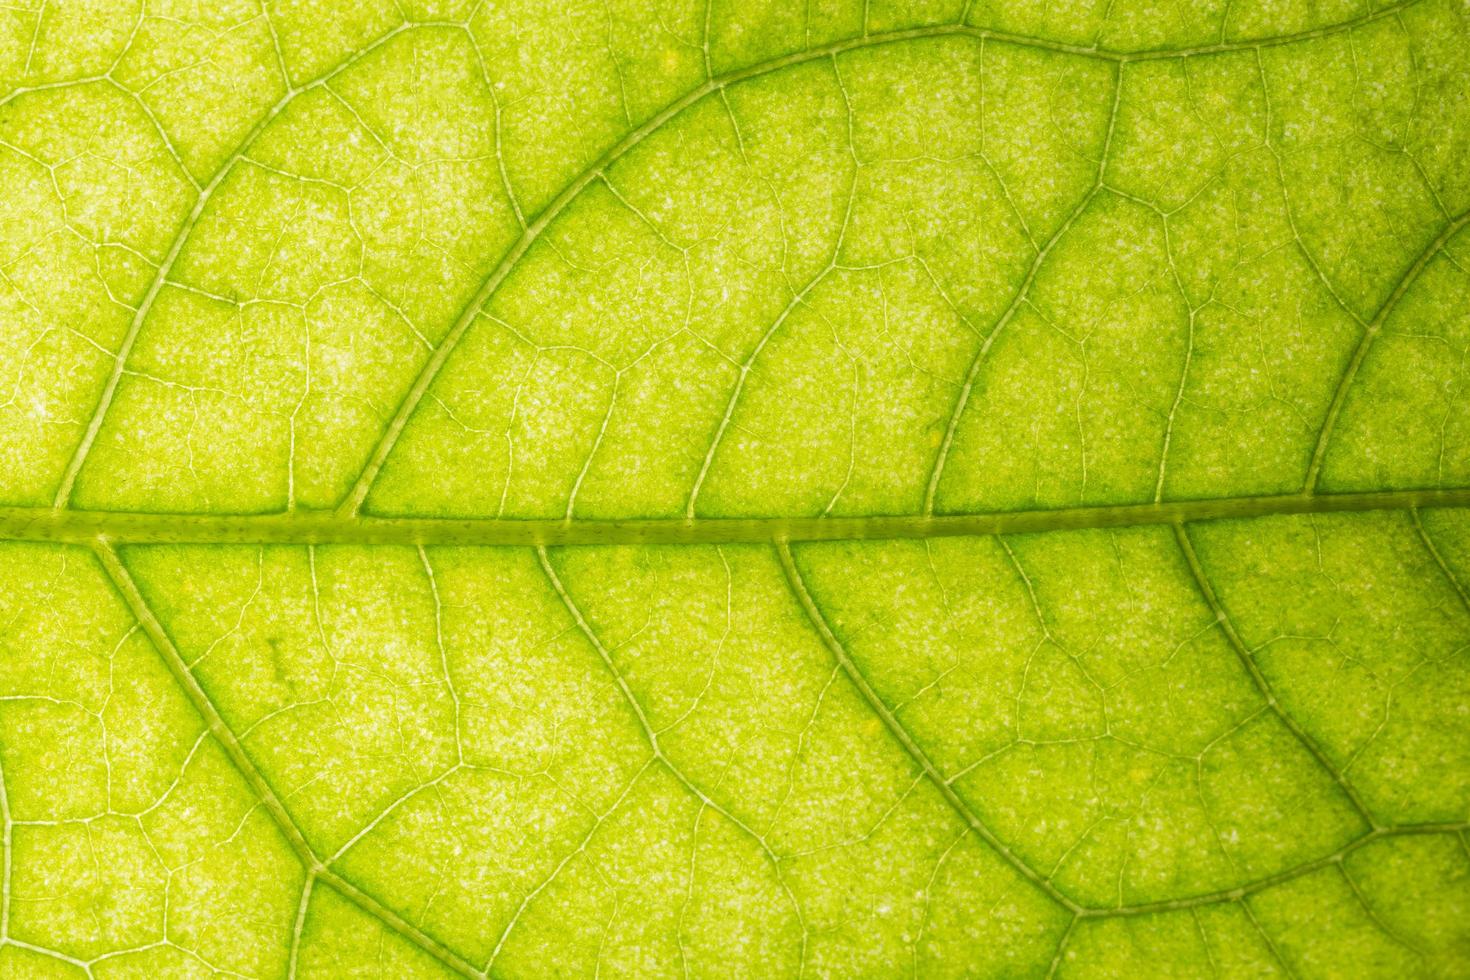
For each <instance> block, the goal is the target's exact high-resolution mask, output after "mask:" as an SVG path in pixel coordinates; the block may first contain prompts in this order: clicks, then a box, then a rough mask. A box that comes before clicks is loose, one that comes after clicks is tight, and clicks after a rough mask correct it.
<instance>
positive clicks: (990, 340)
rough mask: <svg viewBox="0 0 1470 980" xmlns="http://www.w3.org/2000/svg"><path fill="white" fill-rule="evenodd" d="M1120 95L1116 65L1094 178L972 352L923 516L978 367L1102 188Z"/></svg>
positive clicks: (1120, 76) (931, 510) (1120, 80)
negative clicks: (1105, 128) (973, 353)
mask: <svg viewBox="0 0 1470 980" xmlns="http://www.w3.org/2000/svg"><path fill="white" fill-rule="evenodd" d="M1122 95H1123V70H1122V67H1121V66H1119V67H1118V69H1117V70H1115V71H1114V73H1113V102H1112V107H1111V108H1110V109H1109V110H1108V125H1107V133H1106V135H1105V136H1104V138H1103V147H1102V153H1101V154H1099V156H1098V163H1097V176H1096V177H1095V178H1094V179H1093V182H1092V186H1091V187H1089V188H1088V189H1087V193H1086V194H1084V195H1083V196H1082V199H1081V200H1080V201H1078V202H1077V205H1076V206H1075V207H1074V208H1072V210H1071V211H1070V212H1068V214H1067V216H1066V218H1065V219H1063V221H1062V223H1061V224H1060V225H1058V226H1057V229H1056V231H1054V232H1052V234H1051V237H1050V238H1048V239H1047V240H1046V242H1045V243H1044V244H1043V245H1042V246H1041V248H1039V249H1037V250H1036V257H1035V258H1033V259H1032V260H1031V265H1030V267H1029V268H1027V270H1026V277H1025V278H1024V279H1022V280H1021V285H1020V287H1019V288H1017V290H1016V292H1015V294H1014V295H1013V296H1012V297H1011V302H1010V305H1009V306H1007V307H1006V309H1005V312H1004V313H1002V314H1001V315H1000V318H999V319H998V320H996V322H995V326H994V327H992V328H991V330H990V333H989V334H987V335H986V337H985V340H984V342H983V343H981V344H980V347H979V348H978V349H977V350H976V351H975V356H974V357H973V358H971V359H970V366H969V367H968V368H967V369H966V370H965V380H964V383H963V384H962V385H961V386H960V392H959V395H958V396H957V397H956V398H955V403H954V407H953V408H952V409H950V413H949V422H948V424H947V425H946V426H945V429H944V439H943V440H942V441H941V442H940V444H939V451H938V453H937V454H935V457H934V465H933V467H931V469H930V471H929V484H928V487H927V488H926V489H925V491H924V513H926V514H932V513H934V498H935V497H936V496H937V495H938V493H939V481H940V480H942V479H943V478H944V467H945V466H946V465H947V464H948V462H949V453H950V448H951V447H952V446H953V445H954V437H955V433H956V432H957V431H958V429H959V427H960V418H961V417H962V416H963V415H964V414H965V407H966V406H967V405H969V403H970V393H971V392H972V391H973V390H974V388H975V380H976V379H977V378H978V377H979V376H980V368H981V367H982V366H983V365H984V364H985V359H986V357H987V356H988V355H989V354H990V348H991V346H992V345H994V343H995V341H996V338H997V337H999V336H1000V335H1001V332H1002V331H1004V330H1005V328H1006V325H1007V324H1009V323H1010V322H1011V320H1012V318H1014V317H1015V315H1016V312H1017V311H1018V310H1020V308H1021V304H1022V303H1024V302H1026V299H1027V297H1028V296H1029V295H1030V293H1031V287H1032V286H1033V285H1034V284H1035V282H1036V276H1037V274H1038V273H1039V272H1040V271H1041V267H1042V265H1043V264H1045V262H1046V259H1047V256H1049V255H1050V254H1051V250H1052V249H1053V248H1055V247H1056V244H1057V242H1059V241H1061V240H1062V238H1063V237H1064V236H1065V235H1066V234H1067V232H1068V231H1070V230H1071V228H1072V226H1073V225H1074V224H1076V222H1077V219H1078V218H1080V217H1081V216H1082V213H1083V212H1084V211H1086V210H1087V208H1088V205H1090V204H1091V203H1092V202H1093V200H1094V199H1095V198H1096V197H1097V195H1098V193H1099V192H1100V191H1101V190H1102V189H1103V173H1104V172H1105V171H1106V170H1107V166H1108V150H1109V149H1110V148H1111V147H1112V143H1113V127H1114V125H1115V124H1116V123H1117V121H1118V102H1119V100H1120V99H1121V98H1122Z"/></svg>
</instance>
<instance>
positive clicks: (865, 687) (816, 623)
mask: <svg viewBox="0 0 1470 980" xmlns="http://www.w3.org/2000/svg"><path fill="white" fill-rule="evenodd" d="M776 553H777V555H778V556H779V557H780V559H781V569H782V571H784V572H785V573H786V582H787V585H789V586H790V588H791V593H792V595H793V596H794V597H795V598H796V600H797V602H798V603H799V604H800V606H801V609H802V612H803V613H804V614H805V615H806V618H807V620H808V622H810V623H811V626H812V629H814V630H816V632H817V634H818V635H819V636H820V637H821V639H822V642H823V644H825V645H826V647H827V650H828V652H830V653H831V654H832V657H833V659H835V660H836V661H837V664H838V666H840V667H841V668H842V672H843V673H844V674H846V675H847V679H848V680H849V681H850V682H851V683H852V685H853V686H854V687H855V688H857V690H858V693H859V694H860V695H861V696H862V698H863V700H864V701H865V702H867V705H868V708H869V710H871V711H872V712H873V714H875V715H877V716H878V718H879V720H880V721H882V722H883V725H884V726H885V727H886V728H887V729H888V731H889V734H891V735H892V736H893V738H894V740H895V741H896V742H898V744H899V746H900V747H901V748H902V749H903V751H904V752H906V753H907V754H908V756H909V758H910V759H911V760H913V762H915V763H916V764H917V765H918V767H919V769H920V770H921V771H922V772H923V774H924V776H925V778H927V779H928V780H929V782H930V783H931V784H932V785H933V786H934V788H935V789H937V790H939V793H940V795H941V796H943V797H944V800H945V802H946V803H948V804H949V805H950V807H951V809H953V810H954V811H955V813H957V814H958V815H959V817H960V819H961V820H963V821H964V822H965V823H966V824H967V825H969V827H970V828H971V829H972V830H974V831H975V833H976V834H978V835H979V836H980V838H981V839H982V840H984V841H985V843H987V844H989V845H990V847H991V849H992V850H994V851H995V852H996V853H997V854H999V855H1000V856H1001V857H1002V858H1003V859H1004V860H1005V862H1006V863H1007V864H1009V865H1010V866H1011V867H1012V868H1013V869H1015V870H1016V871H1017V872H1018V873H1020V874H1021V876H1022V877H1024V878H1025V879H1026V880H1027V881H1029V882H1031V884H1033V885H1035V886H1036V887H1037V889H1039V890H1040V891H1041V892H1042V893H1043V894H1045V895H1046V896H1047V897H1048V898H1050V899H1051V900H1052V901H1054V902H1056V903H1057V904H1058V905H1060V906H1062V907H1063V908H1065V909H1067V910H1068V911H1069V912H1071V913H1072V914H1073V915H1074V916H1075V915H1077V914H1079V913H1081V912H1082V911H1083V909H1082V906H1080V905H1078V904H1077V903H1076V902H1074V901H1073V900H1072V899H1071V898H1069V897H1068V896H1067V895H1066V894H1065V893H1063V892H1062V891H1061V890H1060V889H1058V888H1057V887H1056V885H1054V884H1052V882H1051V880H1050V879H1049V878H1047V877H1046V876H1045V875H1043V874H1041V872H1039V871H1037V870H1036V869H1035V868H1033V867H1031V865H1029V864H1027V863H1026V861H1025V860H1024V859H1023V858H1022V857H1021V856H1020V855H1018V854H1017V853H1016V852H1015V851H1013V850H1012V849H1011V848H1010V847H1009V846H1008V845H1007V844H1006V843H1005V841H1003V840H1001V839H1000V837H998V836H997V835H996V834H995V832H994V831H992V830H991V829H990V827H989V826H988V825H987V824H986V823H985V822H984V821H983V820H981V819H980V816H979V814H977V813H976V812H975V811H974V809H973V808H972V807H971V806H970V805H969V804H968V803H966V802H965V801H964V799H962V798H961V797H960V795H959V794H958V793H956V792H955V790H954V787H953V786H951V785H950V784H949V783H948V781H946V780H945V778H944V775H943V774H942V773H941V772H940V771H939V769H938V767H937V766H935V765H934V763H933V761H932V760H931V759H930V758H929V756H928V753H926V752H925V751H924V749H923V747H922V746H920V745H919V743H918V742H916V741H915V740H914V737H913V736H912V735H910V734H909V731H908V729H907V728H904V727H903V723H902V722H900V721H899V720H898V718H897V717H896V716H895V715H894V714H893V712H892V711H891V710H889V708H888V706H887V705H886V704H884V703H883V699H882V698H881V697H879V695H878V692H877V691H875V690H874V689H873V686H872V685H871V684H870V683H868V679H867V677H866V676H865V675H864V674H863V672H862V671H861V670H860V669H859V668H858V666H857V664H856V663H855V662H854V661H853V659H852V657H850V656H849V655H848V653H847V648H846V647H844V646H843V645H842V642H841V641H840V640H838V639H837V636H836V634H834V633H833V632H832V628H831V627H830V626H829V625H828V624H827V618H826V616H825V615H824V614H823V613H822V610H821V608H820V607H818V606H817V603H816V600H815V599H813V598H812V594H811V592H809V591H808V590H807V587H806V581H805V580H804V579H803V578H802V577H801V570H800V569H798V568H797V567H796V559H795V558H794V557H793V556H792V554H791V545H790V544H789V543H788V542H786V541H778V542H777V543H776Z"/></svg>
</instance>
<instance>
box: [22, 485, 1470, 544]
mask: <svg viewBox="0 0 1470 980" xmlns="http://www.w3.org/2000/svg"><path fill="white" fill-rule="evenodd" d="M1436 507H1470V487H1467V488H1462V489H1455V490H1393V491H1384V492H1373V493H1334V494H1317V495H1315V496H1302V495H1301V494H1295V493H1293V494H1275V495H1267V496H1242V497H1216V498H1213V499H1207V500H1177V501H1170V502H1166V503H1159V504H1153V503H1148V504H1116V505H1104V506H1096V507H1061V508H1052V509H1037V510H1007V511H990V512H982V513H974V514H942V515H937V516H935V515H924V514H898V515H881V516H874V517H767V518H718V517H709V518H699V519H696V520H683V519H678V518H668V519H647V520H644V519H629V520H575V521H567V520H558V519H544V520H540V519H528V520H511V519H500V518H473V517H468V518H457V517H361V516H357V517H349V516H343V515H341V514H335V513H329V512H325V511H296V512H295V513H290V514H285V513H278V514H255V515H251V514H180V513H150V512H143V511H102V510H52V509H51V508H49V507H0V540H12V541H51V542H58V543H71V544H91V543H92V542H94V541H97V540H105V541H110V542H113V543H115V544H247V543H248V544H362V545H374V544H378V545H421V544H422V545H548V546H553V545H606V544H736V543H740V542H748V543H760V544H770V543H773V542H775V541H782V540H784V541H847V540H884V539H915V538H917V539H929V538H951V537H966V536H973V535H988V534H1028V533H1040V532H1044V531H1074V530H1085V529H1089V528H1102V527H1137V526H1143V525H1152V524H1175V523H1178V522H1180V521H1184V522H1194V521H1210V520H1228V519H1241V518H1258V517H1273V516H1284V515H1292V514H1335V513H1354V512H1359V511H1402V510H1410V509H1413V508H1436Z"/></svg>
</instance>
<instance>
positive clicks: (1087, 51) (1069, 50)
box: [337, 0, 1422, 515]
mask: <svg viewBox="0 0 1470 980" xmlns="http://www.w3.org/2000/svg"><path fill="white" fill-rule="evenodd" d="M1419 2H1422V0H1405V2H1403V3H1401V4H1397V5H1394V6H1391V7H1386V8H1384V9H1383V10H1380V11H1377V12H1374V13H1372V14H1368V15H1365V16H1363V17H1360V18H1356V19H1354V20H1351V21H1344V22H1342V23H1340V24H1335V25H1329V26H1327V27H1323V28H1318V29H1315V30H1311V31H1304V32H1299V33H1296V34H1289V35H1282V36H1281V37H1278V38H1267V39H1262V40H1259V41H1241V42H1228V43H1223V44H1217V45H1208V46H1204V47H1194V48H1179V49H1173V50H1158V51H1152V52H1122V51H1113V50H1108V49H1104V48H1100V47H1087V46H1082V45H1070V44H1065V43H1060V42H1050V41H1045V40H1043V39H1040V38H1034V37H1026V36H1022V35H1016V34H1009V33H1006V32H1004V31H992V30H987V29H984V28H976V27H969V26H967V25H963V24H942V25H936V26H932V27H921V28H914V29H910V30H900V31H889V32H883V33H874V34H868V35H866V36H863V37H857V38H848V39H844V40H840V41H834V42H831V43H828V44H824V45H820V46H818V47H814V48H808V49H807V50H804V51H799V52H795V53H792V54H787V55H782V56H780V57H777V58H773V59H770V60H768V61H763V62H759V63H757V64H754V65H750V66H748V67H745V68H741V69H738V70H735V71H731V72H727V73H724V74H721V75H715V76H712V77H710V78H709V79H708V80H707V81H705V82H704V83H703V84H702V85H700V86H699V87H697V88H695V89H692V90H691V91H689V92H687V93H686V94H684V95H683V96H681V97H680V98H678V99H676V100H675V101H673V102H671V103H669V104H668V105H667V106H665V107H664V108H663V109H661V110H660V111H659V112H658V113H656V114H655V115H654V116H652V117H650V118H649V119H648V120H646V121H645V122H644V123H642V124H641V125H640V126H638V127H637V128H635V129H633V130H630V131H629V132H628V133H627V134H626V135H624V136H623V137H622V139H620V140H618V141H617V142H616V143H614V144H613V145H612V146H611V147H609V148H608V150H607V151H605V152H604V153H603V155H602V156H600V157H599V158H598V159H597V160H595V161H594V162H593V163H592V164H591V165H590V166H589V167H588V168H587V169H586V170H583V171H582V172H581V173H579V174H578V175H577V176H576V177H574V178H573V179H572V180H571V181H570V182H569V183H568V184H566V185H565V186H564V187H563V188H562V189H561V191H560V192H559V193H558V194H557V195H556V197H555V198H553V199H552V200H551V202H550V203H549V204H547V205H546V207H545V208H543V209H542V211H541V212H540V214H539V215H538V216H537V217H536V218H535V219H534V220H533V221H531V223H530V224H528V225H527V226H526V227H525V229H524V231H523V232H522V233H521V236H520V237H519V238H518V239H517V240H516V242H515V244H514V245H512V246H511V247H510V249H509V250H508V251H507V252H506V253H505V254H504V255H503V256H502V257H501V259H500V261H499V262H498V263H497V264H496V266H495V267H494V269H492V270H491V272H490V274H489V275H488V276H487V277H486V278H485V280H484V281H483V282H482V283H481V285H480V288H479V289H477V290H476V291H475V293H474V295H473V296H472V297H471V298H470V300H469V302H468V303H467V304H466V305H465V306H464V307H463V308H462V309H461V310H460V312H459V313H458V314H457V316H456V317H455V320H454V323H453V324H452V325H451V326H450V328H449V330H448V332H446V333H445V335H444V337H443V339H442V340H441V341H440V342H439V344H438V345H437V346H436V347H435V348H434V351H433V353H432V354H431V355H430V357H429V359H428V360H427V361H426V362H425V363H424V365H423V366H422V368H420V370H419V372H418V374H417V376H416V377H415V378H414V381H413V384H412V385H411V386H410V387H409V389H408V392H407V394H406V395H405V396H404V398H403V400H402V401H401V402H400V403H399V406H398V408H397V409H396V410H395V412H394V415H393V418H392V420H391V421H390V422H389V424H388V426H387V428H386V429H385V430H384V432H383V434H382V436H381V437H380V438H379V440H378V442H377V444H376V445H375V446H374V447H373V449H372V451H371V452H370V453H369V455H368V460H367V462H366V464H365V465H364V466H363V469H362V471H361V472H360V473H359V474H358V476H357V478H356V480H354V481H353V484H352V487H351V489H350V490H349V491H348V492H347V495H346V496H345V497H344V498H343V500H342V502H341V504H340V505H339V506H338V508H337V510H338V513H340V514H344V515H351V514H356V513H358V511H359V510H360V509H361V508H362V505H363V502H364V501H365V500H366V498H367V495H368V492H369V491H370V490H371V489H372V484H373V482H374V480H375V479H376V478H377V475H378V473H379V471H380V470H381V469H382V468H383V464H384V463H385V462H386V461H387V458H388V455H389V454H390V453H391V452H392V450H393V447H394V445H396V444H397V441H398V438H399V436H400V435H401V434H402V432H403V429H404V427H405V426H406V425H407V424H408V420H409V418H410V417H411V416H412V415H413V413H414V411H415V410H416V409H417V407H418V405H419V403H420V402H421V401H422V400H423V398H424V395H425V394H426V393H427V392H428V389H429V386H430V385H431V384H432V383H433V382H434V379H435V378H436V377H438V375H439V372H440V371H441V370H443V368H444V365H445V363H446V362H447V361H448V359H449V356H450V355H451V354H452V353H453V352H454V350H455V348H456V347H457V346H458V345H459V343H460V341H461V340H462V339H463V338H464V335H465V333H466V332H467V331H468V330H469V327H470V325H471V324H472V323H473V322H474V319H475V317H476V315H478V313H479V312H480V310H481V309H482V308H483V307H484V305H485V304H486V303H487V302H488V301H489V299H490V298H491V297H492V296H493V295H494V294H495V292H496V291H497V290H498V289H499V288H500V286H501V284H502V283H503V282H504V281H505V279H506V278H507V277H508V276H509V274H510V273H511V271H513V270H514V269H515V267H516V266H517V265H518V264H519V263H520V260H521V259H522V257H524V255H525V254H526V252H527V250H528V249H529V248H530V246H531V245H532V244H533V243H534V242H535V241H536V240H537V239H538V238H540V236H541V235H542V233H543V232H545V230H546V229H547V227H548V226H549V225H550V224H551V223H552V222H553V221H554V220H555V219H556V218H557V217H558V216H559V215H560V214H561V213H562V212H563V211H564V210H566V208H567V206H568V205H569V204H570V203H571V202H572V201H573V200H574V199H575V198H576V197H577V196H578V195H579V194H580V193H581V192H582V190H584V189H585V188H586V187H587V185H588V184H590V183H592V182H593V181H594V180H596V179H598V178H599V177H601V176H602V175H603V174H604V173H605V171H606V170H607V169H608V168H609V167H611V166H612V165H613V164H614V163H616V162H617V161H618V160H619V159H620V158H622V157H623V156H624V155H626V154H627V153H628V152H629V151H630V150H632V149H633V148H634V147H636V146H638V145H639V144H640V143H642V142H643V141H644V140H646V139H647V138H648V137H649V136H651V135H652V134H653V133H655V132H657V131H658V130H659V129H660V128H662V127H663V126H664V125H665V124H666V123H668V122H669V121H670V120H671V119H673V118H674V117H675V116H677V115H678V114H679V113H681V112H683V111H684V110H685V109H687V108H689V107H690V106H692V105H694V104H695V103H697V102H699V101H701V100H702V99H704V98H705V97H707V96H709V95H711V94H713V93H716V92H722V91H723V90H724V89H725V88H727V87H729V86H731V85H734V84H736V83H738V82H742V81H746V80H748V79H751V78H756V77H759V76H761V75H768V74H771V73H773V72H776V71H780V70H781V69H783V68H788V67H791V66H794V65H799V64H804V63H806V62H810V61H815V60H818V59H823V58H835V57H836V56H837V55H840V54H842V53H844V52H847V51H853V50H858V49H861V48H868V47H875V46H879V45H886V44H895V43H899V42H903V41H912V40H918V39H922V38H935V37H950V36H960V37H971V38H975V39H977V40H982V41H983V40H994V41H998V42H1002V43H1009V44H1015V45H1018V46H1023V47H1032V48H1040V49H1044V50H1049V51H1055V52H1058V53H1064V54H1071V55H1077V56H1081V57H1089V58H1095V59H1100V60H1104V61H1109V62H1114V63H1116V64H1117V65H1118V71H1117V72H1116V73H1115V77H1116V80H1115V83H1114V84H1115V91H1114V104H1113V111H1112V115H1111V117H1110V119H1109V122H1108V140H1109V141H1110V140H1111V136H1112V127H1113V123H1114V122H1115V121H1116V118H1117V95H1118V92H1119V90H1120V87H1121V66H1122V64H1124V63H1127V62H1130V61H1149V60H1158V59H1161V58H1187V57H1195V56H1200V55H1206V54H1218V53H1223V52H1228V51H1245V50H1258V49H1260V48H1262V47H1270V46H1276V45H1284V44H1292V43H1296V42H1299V41H1305V40H1311V39H1313V38H1318V37H1324V36H1327V35H1331V34H1335V33H1338V32H1340V31H1347V30H1352V29H1353V28H1356V27H1359V26H1361V25H1363V24H1366V23H1369V22H1371V21H1374V20H1378V19H1380V18H1382V17H1386V16H1390V15H1392V14H1395V13H1397V12H1399V11H1400V10H1402V9H1406V8H1408V7H1410V6H1413V5H1414V4H1416V3H1419ZM1106 162H1107V145H1106V144H1105V146H1104V149H1103V154H1102V159H1101V160H1100V161H1099V166H1098V175H1099V176H1098V183H1099V184H1100V183H1101V175H1102V171H1103V168H1104V166H1105V165H1106ZM1096 191H1097V188H1096V187H1094V189H1093V190H1092V191H1091V192H1090V193H1089V197H1090V196H1091V195H1092V194H1095V193H1096ZM1033 275H1034V271H1033ZM1029 278H1030V277H1028V281H1029ZM992 336H993V332H992ZM972 368H975V365H972ZM951 424H953V421H952V423H951ZM933 482H934V481H933V480H932V479H931V483H933Z"/></svg>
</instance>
